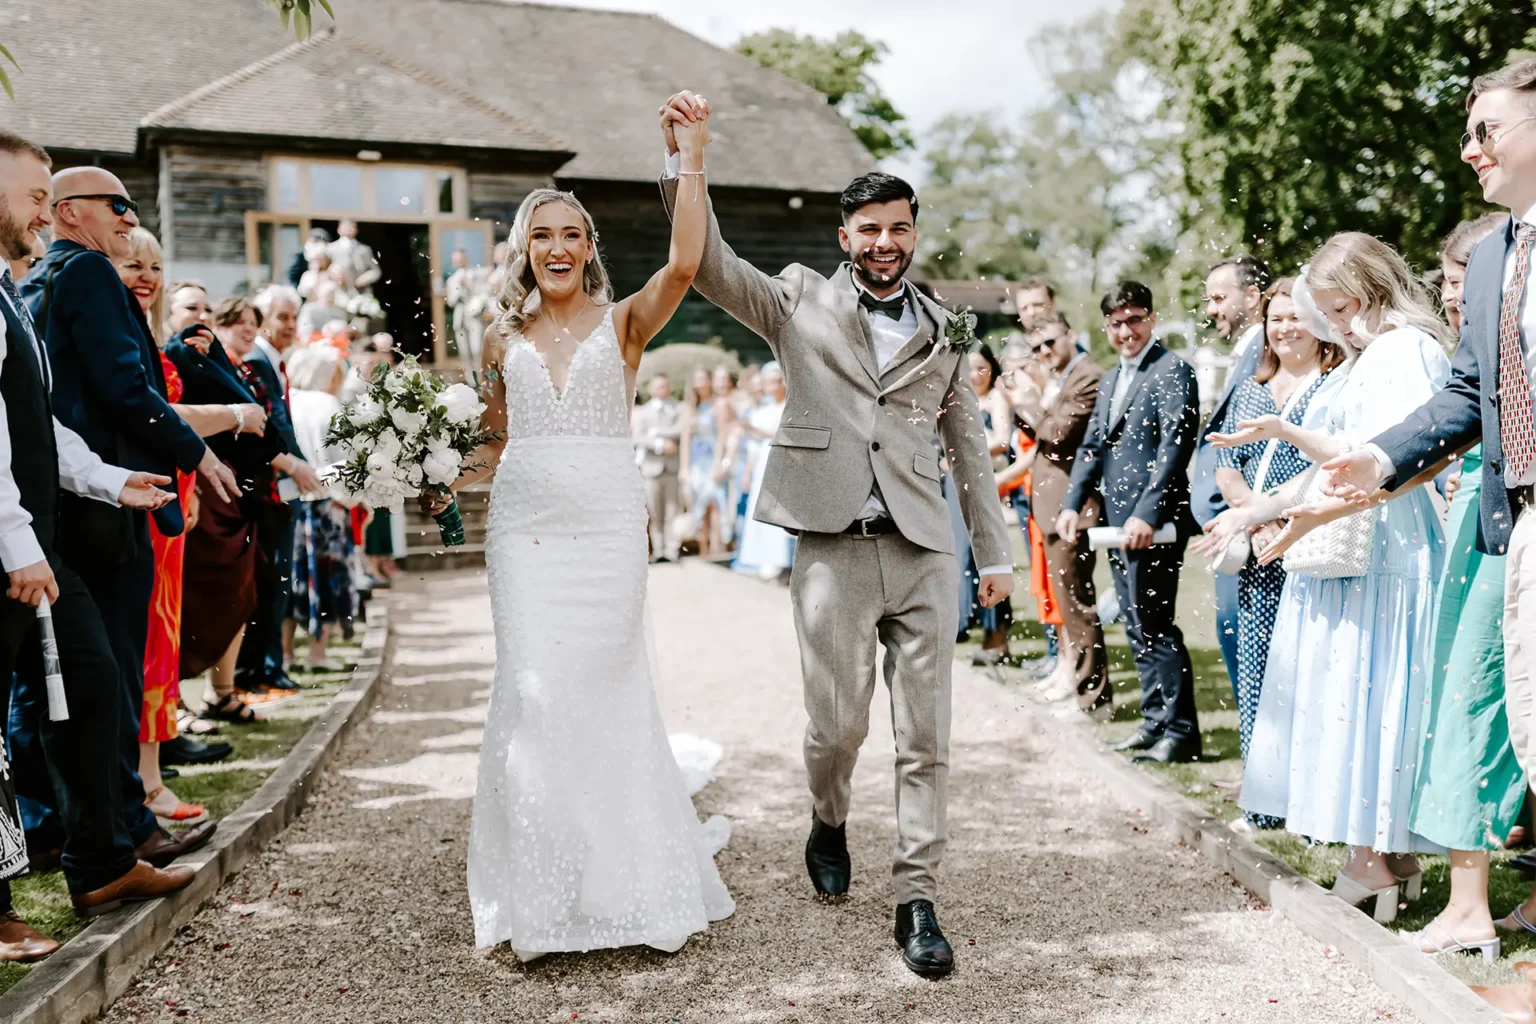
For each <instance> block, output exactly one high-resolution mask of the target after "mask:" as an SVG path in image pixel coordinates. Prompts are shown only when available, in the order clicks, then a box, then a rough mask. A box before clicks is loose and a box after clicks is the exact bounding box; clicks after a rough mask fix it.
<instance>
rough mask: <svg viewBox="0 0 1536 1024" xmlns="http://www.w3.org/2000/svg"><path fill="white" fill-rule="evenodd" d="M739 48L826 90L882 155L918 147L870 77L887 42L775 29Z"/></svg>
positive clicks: (864, 140) (744, 41) (874, 151)
mask: <svg viewBox="0 0 1536 1024" xmlns="http://www.w3.org/2000/svg"><path fill="white" fill-rule="evenodd" d="M735 48H736V52H737V53H741V54H744V55H746V56H748V57H751V58H752V59H753V60H755V61H757V62H758V63H759V64H761V65H762V66H763V67H765V68H772V69H773V70H774V71H777V72H779V73H781V74H784V75H788V76H789V77H790V78H793V79H794V80H795V81H797V82H800V83H801V84H803V85H808V86H810V87H811V88H812V89H815V90H816V91H817V92H819V93H821V94H822V95H823V96H825V97H826V98H827V103H829V104H830V105H832V106H833V107H835V108H836V109H837V112H838V114H840V115H841V116H842V118H843V120H844V121H846V122H847V123H848V127H849V128H851V129H853V133H854V134H855V135H857V136H858V137H859V141H860V142H862V143H864V147H865V148H866V149H868V150H869V151H870V153H871V154H873V155H874V157H875V158H876V159H880V158H881V157H887V156H890V155H892V154H893V153H900V152H901V151H903V150H907V149H912V148H913V147H914V145H915V143H914V142H913V140H912V134H911V132H909V131H908V130H907V129H906V127H904V125H903V123H902V122H904V121H905V120H906V118H905V117H903V116H902V115H901V114H900V113H899V112H898V111H897V110H896V108H895V107H894V106H892V105H891V101H890V100H888V99H886V97H885V94H884V93H883V92H881V91H880V87H879V86H878V85H877V84H875V80H874V78H873V77H872V76H871V75H870V69H871V68H873V67H874V66H875V65H876V64H879V63H880V60H881V58H883V57H884V56H885V54H886V53H887V52H888V51H887V48H886V45H885V44H884V43H881V42H877V41H875V40H872V39H868V38H866V37H865V36H864V35H862V34H861V33H858V32H855V31H853V30H852V29H849V30H848V31H846V32H843V33H842V34H841V35H839V36H837V37H836V38H835V39H830V40H825V41H824V40H820V39H817V38H816V37H815V36H810V35H804V36H802V35H797V34H795V33H794V32H791V31H789V30H788V29H782V28H774V29H769V30H768V31H766V32H757V33H753V34H750V35H745V36H742V37H741V38H740V39H738V40H737V41H736V47H735Z"/></svg>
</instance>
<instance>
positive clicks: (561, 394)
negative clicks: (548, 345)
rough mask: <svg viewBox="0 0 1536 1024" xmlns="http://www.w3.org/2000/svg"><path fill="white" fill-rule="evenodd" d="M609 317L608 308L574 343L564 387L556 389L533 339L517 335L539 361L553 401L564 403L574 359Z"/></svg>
mask: <svg viewBox="0 0 1536 1024" xmlns="http://www.w3.org/2000/svg"><path fill="white" fill-rule="evenodd" d="M611 316H613V307H612V306H609V307H608V311H607V312H606V313H604V314H603V318H602V319H601V320H599V321H598V322H597V326H596V327H594V328H592V329H591V330H590V331H588V332H587V333H586V335H585V336H584V337H583V338H582V339H581V340H580V341H578V342H576V345H575V347H574V348H573V349H572V350H571V361H570V362H568V363H566V364H565V386H564V387H557V386H556V385H555V375H554V374H552V373H550V372H549V360H548V359H546V358H545V357H544V353H543V352H540V351H539V346H537V345H535V344H534V343H533V339H532V338H530V337H528V335H526V334H523V333H521V332H519V333H518V337H520V338H522V340H523V344H524V345H527V346H528V348H529V349H530V350H531V351H532V352H533V358H535V359H537V360H538V361H539V366H540V367H541V368H542V369H543V370H544V380H545V381H546V382H547V383H548V384H549V390H550V391H551V392H553V393H554V396H555V401H557V402H561V403H564V402H565V396H566V394H567V392H569V391H570V390H571V371H572V370H573V369H575V367H576V357H577V356H579V355H581V350H582V349H583V348H585V347H586V345H587V342H589V341H591V340H592V339H593V338H595V337H597V333H598V332H599V331H601V330H602V329H603V326H604V325H605V324H607V323H608V318H609V317H611Z"/></svg>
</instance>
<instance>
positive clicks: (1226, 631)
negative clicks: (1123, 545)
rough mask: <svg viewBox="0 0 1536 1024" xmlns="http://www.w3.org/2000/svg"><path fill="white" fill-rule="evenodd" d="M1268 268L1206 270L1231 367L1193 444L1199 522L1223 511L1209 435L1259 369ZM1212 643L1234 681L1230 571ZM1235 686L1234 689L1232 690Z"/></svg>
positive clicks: (1220, 579)
mask: <svg viewBox="0 0 1536 1024" xmlns="http://www.w3.org/2000/svg"><path fill="white" fill-rule="evenodd" d="M1268 287H1269V268H1267V267H1265V266H1264V264H1262V263H1260V262H1259V261H1258V260H1256V259H1254V258H1253V257H1252V256H1248V255H1242V256H1232V257H1229V258H1227V259H1224V260H1220V261H1219V262H1217V263H1215V264H1214V265H1212V267H1211V269H1210V270H1208V271H1206V275H1205V315H1206V318H1207V319H1209V320H1210V321H1211V322H1212V323H1213V324H1215V325H1216V333H1217V334H1219V335H1221V337H1222V340H1224V341H1226V342H1227V343H1228V344H1229V345H1231V346H1232V370H1231V372H1230V373H1228V374H1227V382H1226V384H1225V385H1223V386H1222V389H1221V396H1220V397H1219V398H1218V399H1217V401H1216V408H1214V409H1212V410H1211V416H1210V418H1209V419H1207V420H1206V421H1205V426H1203V427H1201V428H1200V438H1199V441H1198V443H1197V444H1196V446H1195V471H1194V479H1192V480H1191V481H1190V497H1189V505H1190V512H1191V513H1192V514H1193V515H1194V517H1195V522H1196V523H1197V524H1199V525H1200V526H1204V525H1205V524H1206V523H1208V522H1210V521H1211V520H1212V519H1215V518H1216V517H1217V516H1219V515H1221V513H1223V512H1225V511H1226V510H1227V499H1226V496H1225V495H1224V494H1222V493H1221V489H1220V488H1219V487H1217V486H1216V456H1217V449H1216V447H1215V446H1214V445H1212V444H1211V443H1210V436H1211V434H1213V433H1215V432H1217V431H1219V430H1221V425H1222V423H1223V421H1225V420H1226V418H1227V409H1228V407H1229V406H1230V405H1231V404H1232V395H1233V393H1235V392H1236V391H1237V386H1238V385H1239V384H1241V383H1242V382H1243V381H1245V380H1248V379H1250V378H1251V377H1252V376H1253V375H1254V374H1255V373H1258V372H1259V355H1260V353H1262V352H1263V351H1264V322H1263V316H1262V310H1263V308H1264V289H1266V288H1268ZM1215 575H1216V580H1215V589H1216V642H1217V643H1219V644H1220V645H1221V659H1222V661H1224V662H1226V665H1227V677H1228V678H1229V679H1231V680H1232V685H1233V686H1234V687H1235V686H1236V685H1237V591H1238V581H1237V577H1236V576H1235V575H1229V574H1227V573H1216V574H1215ZM1235 692H1236V691H1235V690H1234V694H1235Z"/></svg>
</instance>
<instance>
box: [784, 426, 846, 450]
mask: <svg viewBox="0 0 1536 1024" xmlns="http://www.w3.org/2000/svg"><path fill="white" fill-rule="evenodd" d="M831 443H832V428H830V427H807V426H803V425H801V424H798V423H785V424H783V425H782V426H780V427H779V432H778V433H777V434H775V435H774V436H773V444H774V447H776V448H825V447H826V446H827V445H829V444H831Z"/></svg>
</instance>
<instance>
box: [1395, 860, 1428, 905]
mask: <svg viewBox="0 0 1536 1024" xmlns="http://www.w3.org/2000/svg"><path fill="white" fill-rule="evenodd" d="M1397 883H1398V884H1399V885H1401V886H1402V887H1403V902H1404V903H1417V902H1418V901H1419V897H1420V896H1422V895H1424V869H1423V868H1420V869H1419V870H1417V871H1415V872H1414V873H1413V874H1411V875H1408V876H1406V877H1403V878H1399V879H1398V880H1397Z"/></svg>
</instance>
